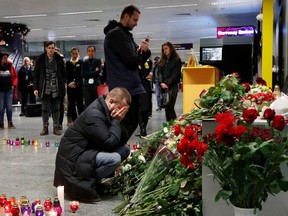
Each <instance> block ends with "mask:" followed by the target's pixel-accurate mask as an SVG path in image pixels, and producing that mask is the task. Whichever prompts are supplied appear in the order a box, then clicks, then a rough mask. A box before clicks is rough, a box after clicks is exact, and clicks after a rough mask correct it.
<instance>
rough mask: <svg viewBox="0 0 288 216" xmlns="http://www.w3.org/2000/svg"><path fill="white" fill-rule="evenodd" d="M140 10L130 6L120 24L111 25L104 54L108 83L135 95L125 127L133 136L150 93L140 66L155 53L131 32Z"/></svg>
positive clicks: (106, 29)
mask: <svg viewBox="0 0 288 216" xmlns="http://www.w3.org/2000/svg"><path fill="white" fill-rule="evenodd" d="M139 17H140V10H139V9H138V8H137V7H136V6H134V5H128V6H126V7H125V8H124V10H123V11H122V14H121V18H120V22H116V21H115V20H113V21H111V22H109V24H108V26H106V27H105V28H104V33H105V34H106V37H105V41H104V51H105V60H106V71H107V81H108V86H109V89H113V88H115V87H117V86H123V87H124V88H126V89H127V90H128V91H129V93H130V95H131V96H132V104H131V106H130V109H129V112H128V113H127V115H126V118H125V119H124V120H123V124H124V125H125V128H126V129H127V131H128V133H129V137H130V136H131V135H132V134H133V132H134V131H135V130H136V128H137V125H138V110H140V109H144V107H143V108H142V107H140V106H141V105H144V103H141V101H144V100H146V92H145V89H144V87H143V85H142V84H141V79H140V77H139V73H138V65H141V64H143V63H145V62H146V60H147V59H148V58H149V57H150V55H151V52H150V50H149V49H148V45H149V42H148V41H142V43H141V45H140V47H139V46H138V45H137V44H136V43H135V41H134V39H133V35H132V33H130V31H131V30H133V28H134V27H135V26H136V25H137V22H138V20H139Z"/></svg>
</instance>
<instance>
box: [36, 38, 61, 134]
mask: <svg viewBox="0 0 288 216" xmlns="http://www.w3.org/2000/svg"><path fill="white" fill-rule="evenodd" d="M65 80H66V74H65V67H64V61H63V57H61V56H60V55H59V54H58V53H57V52H55V42H53V41H48V42H46V44H45V52H44V53H42V54H41V55H40V56H39V58H38V60H37V61H36V65H35V69H34V73H33V89H34V95H35V96H36V97H39V98H40V99H41V102H42V122H43V130H42V131H41V133H40V135H41V136H43V135H47V134H48V133H49V131H48V125H49V114H50V108H51V109H52V118H53V133H54V134H55V135H61V131H60V126H59V118H60V99H61V98H64V96H65Z"/></svg>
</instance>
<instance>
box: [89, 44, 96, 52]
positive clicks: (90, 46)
mask: <svg viewBox="0 0 288 216" xmlns="http://www.w3.org/2000/svg"><path fill="white" fill-rule="evenodd" d="M89 48H93V49H94V51H96V47H95V46H93V45H89V46H88V47H87V51H88V49H89Z"/></svg>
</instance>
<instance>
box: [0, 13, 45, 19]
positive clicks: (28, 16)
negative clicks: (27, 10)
mask: <svg viewBox="0 0 288 216" xmlns="http://www.w3.org/2000/svg"><path fill="white" fill-rule="evenodd" d="M46 16H47V14H29V15H16V16H4V17H2V18H3V19H17V18H33V17H46Z"/></svg>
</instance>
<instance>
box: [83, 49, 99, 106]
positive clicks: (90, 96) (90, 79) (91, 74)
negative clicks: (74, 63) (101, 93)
mask: <svg viewBox="0 0 288 216" xmlns="http://www.w3.org/2000/svg"><path fill="white" fill-rule="evenodd" d="M95 54H96V47H95V46H88V47H87V56H88V58H87V59H85V60H84V61H83V63H82V69H81V75H82V78H83V97H84V101H85V107H86V108H87V107H88V106H89V105H90V104H91V103H92V102H93V101H94V100H95V99H97V98H98V94H97V86H98V85H99V84H100V83H99V82H100V75H101V74H102V72H101V69H102V66H101V59H96V58H95V57H94V56H95Z"/></svg>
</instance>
